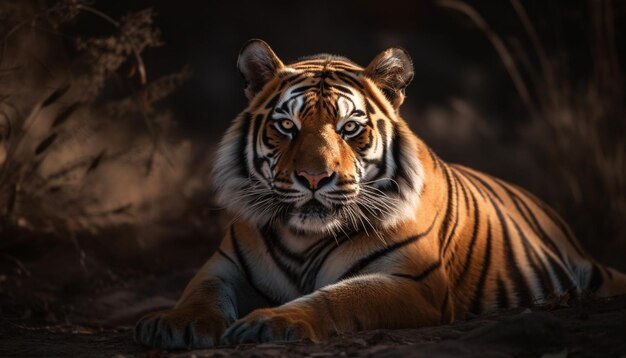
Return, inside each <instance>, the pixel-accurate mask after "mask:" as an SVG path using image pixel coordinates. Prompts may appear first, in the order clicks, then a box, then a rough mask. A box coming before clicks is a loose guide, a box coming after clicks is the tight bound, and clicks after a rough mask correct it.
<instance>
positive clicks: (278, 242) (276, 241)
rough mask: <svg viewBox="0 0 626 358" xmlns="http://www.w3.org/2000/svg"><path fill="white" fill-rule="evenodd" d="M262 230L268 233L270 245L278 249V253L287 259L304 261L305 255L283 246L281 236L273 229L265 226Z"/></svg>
mask: <svg viewBox="0 0 626 358" xmlns="http://www.w3.org/2000/svg"><path fill="white" fill-rule="evenodd" d="M261 231H262V232H266V233H267V234H268V235H270V236H271V237H272V238H273V240H272V243H271V244H272V247H273V248H274V247H275V248H276V249H278V251H280V254H281V255H283V256H285V257H287V258H288V259H290V260H292V261H295V262H297V263H298V264H302V263H304V261H305V260H306V257H305V256H304V255H301V254H298V253H297V252H293V251H292V250H291V249H289V248H288V247H287V246H285V244H284V243H283V240H282V238H281V237H280V236H279V235H277V234H276V232H275V231H273V230H271V229H270V228H269V227H265V228H264V229H263V230H261Z"/></svg>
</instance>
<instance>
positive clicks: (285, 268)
mask: <svg viewBox="0 0 626 358" xmlns="http://www.w3.org/2000/svg"><path fill="white" fill-rule="evenodd" d="M261 237H262V238H263V242H264V243H265V247H266V248H267V252H268V253H269V254H270V257H271V258H272V260H274V263H275V264H276V267H278V269H280V271H282V273H283V274H284V275H285V276H286V277H287V279H288V280H289V282H290V283H291V284H292V285H294V286H295V287H296V288H298V289H300V286H299V285H298V273H297V272H295V271H293V270H292V269H291V267H289V265H288V264H286V263H285V262H284V261H283V260H281V259H280V257H278V255H277V254H276V251H274V243H273V242H270V239H269V238H268V237H267V233H264V232H261ZM273 241H277V240H273Z"/></svg>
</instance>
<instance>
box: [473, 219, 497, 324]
mask: <svg viewBox="0 0 626 358" xmlns="http://www.w3.org/2000/svg"><path fill="white" fill-rule="evenodd" d="M491 250H492V247H491V221H489V219H487V238H486V242H485V254H484V260H483V269H482V270H481V272H480V276H479V278H478V283H477V285H476V290H475V291H474V297H473V298H472V300H471V301H470V304H469V311H470V312H472V313H475V314H479V313H481V312H482V305H481V303H482V298H483V296H484V295H485V282H486V280H487V273H488V272H489V268H490V267H491Z"/></svg>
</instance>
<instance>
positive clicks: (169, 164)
mask: <svg viewBox="0 0 626 358" xmlns="http://www.w3.org/2000/svg"><path fill="white" fill-rule="evenodd" d="M77 16H89V17H92V18H93V19H94V20H93V21H102V22H103V23H104V24H105V26H104V27H105V28H106V27H107V26H108V27H109V28H110V30H111V31H110V34H109V35H106V36H103V37H88V38H74V39H71V40H72V41H73V43H74V46H75V50H76V53H77V55H76V56H74V57H72V58H67V56H66V55H65V50H64V49H63V46H61V44H60V40H61V39H62V38H66V37H67V35H64V34H63V33H62V32H61V30H59V29H60V28H61V25H62V24H64V23H66V22H68V21H72V20H73V19H75V18H76V17H77ZM0 17H2V18H4V19H11V21H6V22H5V23H4V26H3V27H2V28H0V39H2V42H1V43H0V48H1V49H2V52H1V53H0V56H1V57H0V69H1V71H0V76H1V77H2V82H1V84H0V233H2V232H3V231H4V232H7V230H9V229H10V228H12V229H11V230H15V228H18V229H19V230H25V231H29V232H35V233H36V232H40V233H55V234H58V235H59V236H61V237H72V236H73V235H74V234H76V233H80V232H85V231H87V232H92V233H93V232H97V231H99V230H101V229H103V228H108V227H114V226H120V225H128V224H130V225H133V226H136V227H148V226H153V225H157V223H158V222H159V221H162V220H170V219H172V217H174V216H176V215H182V214H183V213H184V212H185V210H188V205H189V203H190V202H191V201H192V200H191V197H192V196H194V195H196V194H198V193H199V192H203V191H205V190H206V185H205V181H206V180H207V178H206V172H205V171H203V170H202V169H200V170H198V169H197V168H198V167H197V166H193V165H192V161H197V158H196V156H197V155H196V151H195V149H194V147H193V146H192V144H191V143H190V142H188V141H186V140H184V139H182V138H180V137H179V136H177V135H176V132H177V131H176V124H175V120H174V118H173V116H172V114H171V113H169V112H168V111H167V110H163V109H161V110H159V111H157V110H155V109H154V104H156V103H158V102H159V101H162V100H163V99H165V98H167V97H168V96H169V95H170V94H171V93H172V92H174V91H176V90H177V89H178V87H179V86H180V85H181V84H182V83H184V82H185V81H186V79H187V78H188V77H189V75H190V74H189V71H188V70H187V69H183V70H181V71H180V72H178V73H173V74H170V75H166V76H163V77H161V78H157V79H155V80H152V81H149V76H148V72H147V69H146V66H145V64H144V62H143V59H142V56H141V54H142V52H143V51H144V50H145V49H147V48H150V47H156V46H160V45H161V44H162V42H161V40H160V33H159V30H158V29H157V28H156V27H155V26H154V17H155V13H154V11H152V10H150V9H146V10H143V11H139V12H136V13H130V14H128V15H126V16H124V17H123V18H121V19H120V20H115V19H112V18H111V17H109V16H108V15H106V14H104V13H102V12H100V11H98V10H97V9H95V8H93V7H91V6H89V4H88V2H86V1H80V0H65V1H60V2H57V3H55V4H54V5H52V6H51V7H48V8H40V7H37V6H35V5H33V3H31V2H22V1H13V2H7V3H6V4H3V5H2V6H1V7H0ZM42 43H46V44H49V45H48V46H41V44H42ZM126 71H129V72H127V73H124V72H126ZM29 73H33V75H26V74H29ZM112 81H113V82H115V83H118V84H119V83H123V84H124V87H125V88H136V90H134V91H130V95H128V94H125V93H122V95H124V97H122V98H121V99H117V100H111V99H110V98H111V97H115V96H111V93H110V89H108V92H107V95H106V96H103V95H102V93H103V88H105V87H106V86H109V87H110V83H111V82H112ZM118 98H119V96H118ZM193 164H198V163H195V162H194V163H193ZM206 164H207V163H201V165H200V166H199V167H200V168H208V165H206ZM164 203H167V204H164ZM153 231H154V230H151V235H154V232H153ZM4 244H7V242H6V241H5V242H4Z"/></svg>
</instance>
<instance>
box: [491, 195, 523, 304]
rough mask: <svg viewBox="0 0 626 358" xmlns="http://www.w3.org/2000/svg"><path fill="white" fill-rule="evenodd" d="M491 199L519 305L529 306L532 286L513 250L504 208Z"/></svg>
mask: <svg viewBox="0 0 626 358" xmlns="http://www.w3.org/2000/svg"><path fill="white" fill-rule="evenodd" d="M489 201H490V202H491V205H492V206H493V208H494V209H495V211H496V215H497V216H498V221H499V222H500V229H501V232H502V241H503V242H502V244H503V246H504V251H505V254H506V258H507V263H506V264H507V265H509V270H508V272H509V273H511V275H512V276H511V279H512V283H513V286H514V288H515V289H514V290H515V294H516V295H517V296H518V299H519V302H518V304H519V305H522V306H528V305H530V304H531V302H532V292H531V289H530V287H529V286H528V282H526V278H525V277H524V274H523V273H522V271H521V269H520V267H519V263H518V262H516V260H515V253H514V252H513V242H512V239H511V236H510V233H509V226H508V224H507V222H506V218H505V217H504V215H503V214H502V210H500V207H499V206H498V204H496V202H495V201H494V200H493V199H492V198H491V197H489Z"/></svg>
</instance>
